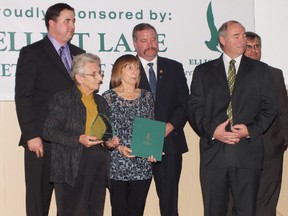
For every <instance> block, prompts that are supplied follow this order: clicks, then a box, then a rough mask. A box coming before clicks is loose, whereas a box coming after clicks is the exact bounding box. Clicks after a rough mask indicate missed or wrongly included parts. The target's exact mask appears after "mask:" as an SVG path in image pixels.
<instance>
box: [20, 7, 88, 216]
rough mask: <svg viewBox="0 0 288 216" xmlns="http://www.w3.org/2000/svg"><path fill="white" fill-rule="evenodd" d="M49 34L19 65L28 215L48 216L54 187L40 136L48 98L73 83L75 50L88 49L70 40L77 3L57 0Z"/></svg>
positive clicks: (23, 55) (23, 52)
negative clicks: (58, 0) (69, 3)
mask: <svg viewBox="0 0 288 216" xmlns="http://www.w3.org/2000/svg"><path fill="white" fill-rule="evenodd" d="M45 25H46V28H47V30H48V35H47V36H45V37H44V38H43V39H42V40H40V41H38V42H36V43H33V44H31V45H28V46H26V47H23V48H22V49H21V51H20V54H19V59H18V63H17V69H16V86H15V103H16V112H17V116H18V121H19V125H20V129H21V139H20V143H19V145H21V146H23V147H24V149H25V182H26V214H27V216H47V215H48V212H49V206H50V201H51V195H52V191H53V184H52V183H50V182H49V177H50V144H49V143H48V142H45V140H43V138H42V130H43V125H44V122H45V120H46V117H47V114H48V101H49V100H50V98H51V97H52V96H53V95H54V94H55V93H56V92H58V91H62V90H65V89H67V88H69V87H71V86H73V84H74V83H73V81H72V79H71V77H70V74H69V73H70V70H71V64H72V56H74V55H78V54H81V53H83V52H84V50H82V49H80V48H78V47H76V46H74V45H72V44H70V40H71V39H72V37H73V35H74V31H75V13H74V8H72V7H71V6H69V5H68V4H64V3H59V4H55V5H53V6H51V7H49V8H48V10H47V11H46V14H45Z"/></svg>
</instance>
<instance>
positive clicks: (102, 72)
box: [84, 70, 104, 79]
mask: <svg viewBox="0 0 288 216" xmlns="http://www.w3.org/2000/svg"><path fill="white" fill-rule="evenodd" d="M84 75H87V76H91V77H94V78H95V79H96V78H97V77H98V76H101V77H104V71H103V70H100V72H98V73H95V74H87V73H84Z"/></svg>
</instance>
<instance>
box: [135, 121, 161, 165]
mask: <svg viewBox="0 0 288 216" xmlns="http://www.w3.org/2000/svg"><path fill="white" fill-rule="evenodd" d="M165 129H166V123H165V122H160V121H155V120H151V119H146V118H141V117H137V116H136V117H135V120H134V126H133V133H132V142H131V149H132V153H131V155H135V156H137V157H143V158H147V157H149V156H151V155H153V156H154V157H155V158H156V159H157V161H161V160H162V151H163V144H164V137H165Z"/></svg>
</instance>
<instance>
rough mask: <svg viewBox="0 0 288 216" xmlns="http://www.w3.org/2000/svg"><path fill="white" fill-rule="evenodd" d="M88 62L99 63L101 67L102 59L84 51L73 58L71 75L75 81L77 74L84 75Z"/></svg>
mask: <svg viewBox="0 0 288 216" xmlns="http://www.w3.org/2000/svg"><path fill="white" fill-rule="evenodd" d="M87 63H97V64H99V67H100V66H101V59H100V58H99V56H97V55H94V54H92V53H83V54H80V55H77V56H74V58H73V64H72V71H71V77H72V79H73V80H74V81H75V76H76V74H79V75H84V73H85V71H84V66H85V65H86V64H87Z"/></svg>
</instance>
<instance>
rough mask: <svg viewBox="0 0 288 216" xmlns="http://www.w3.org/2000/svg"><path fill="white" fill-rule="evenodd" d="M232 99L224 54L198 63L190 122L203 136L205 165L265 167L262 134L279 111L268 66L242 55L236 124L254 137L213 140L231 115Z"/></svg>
mask: <svg viewBox="0 0 288 216" xmlns="http://www.w3.org/2000/svg"><path fill="white" fill-rule="evenodd" d="M229 101H230V94H229V87H228V81H227V76H226V73H225V67H224V62H223V57H222V55H221V57H220V58H218V59H216V60H213V61H210V62H207V63H204V64H201V65H199V66H197V67H196V68H195V71H194V74H193V79H192V83H191V94H190V96H189V122H190V124H191V126H192V127H193V129H194V130H195V132H196V133H197V134H198V135H199V136H200V155H201V160H200V163H201V166H204V167H206V168H212V169H215V168H224V167H228V166H235V167H242V168H261V167H262V162H263V139H262V137H263V136H262V134H263V133H264V131H265V130H266V129H267V128H268V127H269V126H270V124H271V122H272V121H273V119H274V117H275V115H276V112H277V107H276V103H275V101H274V95H273V89H272V84H271V76H270V71H269V68H268V66H267V65H266V64H264V63H262V62H259V61H255V60H252V59H250V58H247V57H245V56H244V55H243V56H242V59H241V63H240V66H239V69H238V72H237V77H236V81H235V86H234V91H233V94H232V108H233V120H234V124H245V125H246V126H247V128H248V131H249V135H250V138H243V139H241V140H240V142H239V143H237V144H235V145H228V144H224V143H222V142H220V141H219V140H216V139H213V134H214V131H215V129H216V127H217V126H218V125H219V124H221V123H223V122H224V121H225V120H227V118H228V117H227V107H228V104H229Z"/></svg>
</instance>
